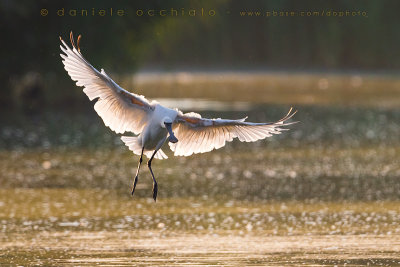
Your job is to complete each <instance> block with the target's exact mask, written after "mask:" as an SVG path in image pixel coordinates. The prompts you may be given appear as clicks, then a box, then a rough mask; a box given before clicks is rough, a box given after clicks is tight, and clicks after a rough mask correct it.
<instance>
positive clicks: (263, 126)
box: [170, 108, 297, 156]
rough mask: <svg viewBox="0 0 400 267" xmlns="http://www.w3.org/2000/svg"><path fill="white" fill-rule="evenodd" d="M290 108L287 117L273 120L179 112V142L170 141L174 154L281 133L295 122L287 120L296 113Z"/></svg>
mask: <svg viewBox="0 0 400 267" xmlns="http://www.w3.org/2000/svg"><path fill="white" fill-rule="evenodd" d="M292 111H293V109H292V108H291V109H290V110H289V112H288V114H287V115H286V116H284V117H283V118H282V119H280V120H278V121H276V122H269V123H252V122H245V120H246V118H244V119H240V120H224V119H206V118H201V116H200V115H199V114H196V113H188V114H182V112H179V114H178V116H177V118H176V119H175V123H174V125H175V126H174V132H175V136H176V137H177V138H178V140H179V141H178V142H177V143H175V144H171V143H170V147H171V149H172V151H174V152H175V153H174V154H175V156H189V155H191V154H193V153H204V152H208V151H211V150H213V149H218V148H221V147H223V146H224V145H225V144H226V142H231V141H232V140H233V139H234V138H238V139H239V140H240V141H242V142H254V141H257V140H260V139H264V138H267V137H270V136H272V135H274V134H280V133H281V132H282V131H286V130H288V129H286V128H282V127H283V126H287V125H291V124H293V123H296V122H287V120H289V119H291V118H292V117H293V115H294V114H295V113H296V112H297V111H295V112H292Z"/></svg>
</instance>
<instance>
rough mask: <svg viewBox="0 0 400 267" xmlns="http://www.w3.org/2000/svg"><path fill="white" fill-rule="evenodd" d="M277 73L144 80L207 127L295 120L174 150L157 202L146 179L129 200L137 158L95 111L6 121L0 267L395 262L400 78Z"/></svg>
mask: <svg viewBox="0 0 400 267" xmlns="http://www.w3.org/2000/svg"><path fill="white" fill-rule="evenodd" d="M271 75H272V74H270V75H266V76H263V75H260V74H257V75H250V76H249V77H247V76H246V75H244V76H246V77H247V78H246V79H244V78H243V77H244V76H243V77H242V76H239V77H236V76H235V75H225V76H226V77H225V76H224V75H222V76H221V75H213V76H212V77H211V79H203V80H201V81H199V79H202V76H201V75H200V76H199V75H197V76H193V77H192V76H187V75H186V76H182V75H181V76H179V75H178V76H177V77H178V78H176V77H175V78H174V77H173V78H169V76H166V77H167V78H168V79H166V80H162V79H161V80H160V81H158V82H159V84H161V85H163V86H164V87H162V88H161V89H160V90H158V89H157V90H155V89H154V88H155V85H156V83H155V81H154V79H153V78H152V79H148V80H146V79H142V80H140V79H138V84H139V85H142V86H143V88H145V89H146V90H147V89H148V90H149V94H150V95H151V93H152V92H153V93H155V92H157V93H159V94H158V95H159V96H161V97H165V98H164V99H161V102H163V103H165V104H167V105H171V106H175V105H178V106H179V105H180V107H181V108H183V109H188V110H190V107H191V106H193V108H194V109H195V110H196V106H197V111H198V112H201V113H202V115H203V116H208V117H223V118H242V117H245V116H246V115H248V116H249V121H256V122H260V121H273V120H277V119H279V118H280V117H282V116H283V115H284V114H285V113H286V112H287V110H288V109H289V107H290V106H291V105H293V104H297V105H296V108H297V109H299V113H298V114H296V117H295V119H296V120H299V121H300V123H298V124H295V125H291V126H290V128H291V130H290V131H288V132H285V133H284V134H282V135H279V136H275V137H272V138H269V139H268V140H265V141H260V142H256V143H251V144H248V143H240V142H238V141H234V142H232V143H228V144H227V145H226V146H225V147H224V148H222V149H219V150H217V151H213V152H210V153H206V154H199V155H194V156H192V157H189V158H183V157H173V155H172V153H171V152H168V147H167V146H166V147H165V151H166V153H167V155H168V156H169V159H167V160H162V161H159V160H156V161H154V162H153V165H152V166H153V170H154V172H155V175H156V178H157V179H158V184H159V195H158V200H157V203H154V201H153V200H152V198H151V176H150V174H149V172H148V170H147V169H146V168H143V169H142V171H141V175H140V178H139V182H138V186H137V190H136V193H135V196H134V197H131V195H130V187H131V184H132V178H133V177H132V176H133V174H134V172H135V168H136V166H137V165H136V164H137V160H138V157H137V156H133V155H132V154H131V153H130V152H129V151H128V149H127V148H125V147H124V146H123V144H122V142H121V141H120V139H119V136H118V135H116V134H114V133H112V132H111V131H110V130H109V129H107V128H106V127H104V125H103V122H102V121H101V119H99V118H98V117H97V115H96V114H94V112H93V111H90V112H92V113H90V112H88V113H85V112H43V113H38V114H36V115H30V116H26V115H15V114H11V115H12V116H11V115H10V114H6V113H4V114H3V113H2V114H0V123H1V127H0V169H1V173H0V185H1V188H0V265H6V266H8V265H10V264H11V265H23V266H26V265H44V266H49V265H54V266H60V265H70V266H82V265H86V266H92V265H100V266H114V265H150V266H155V265H158V266H159V265H165V266H171V265H185V266H214V265H222V266H243V265H253V266H262V265H276V266H281V265H300V264H301V265H309V266H319V265H335V264H336V265H345V264H346V265H349V266H361V265H366V264H369V265H386V266H393V265H400V256H399V255H400V197H399V196H400V164H399V160H398V159H399V158H400V138H399V132H400V124H399V121H400V112H399V108H398V102H396V101H395V100H396V98H393V97H392V95H396V94H394V93H396V92H397V93H398V89H397V88H398V87H396V86H397V85H396V84H397V83H396V82H397V79H396V78H395V77H383V78H382V79H380V78H379V77H377V76H368V77H363V76H359V75H355V76H354V75H353V76H354V77H353V76H351V75H350V76H345V77H342V76H340V75H333V76H332V75H327V76H324V75H322V76H321V75H319V74H313V75H311V76H310V75H308V76H307V75H301V74H296V75H295V76H294V77H292V78H293V79H294V80H295V81H298V82H299V86H297V87H296V83H294V84H293V82H290V81H292V80H293V79H287V77H286V75H283V74H280V75H277V76H276V77H273V75H272V76H271ZM179 77H180V78H179ZM182 77H183V78H182ZM221 77H222V78H221ZM142 78H143V77H142ZM203 78H204V77H203ZM182 79H183V80H182ZM224 79H228V81H226V80H224ZM321 80H323V83H321ZM288 81H289V82H288ZM355 81H356V82H357V83H355ZM164 83H166V84H164ZM191 83H195V87H194V88H197V89H198V88H200V87H201V88H203V89H204V90H200V89H199V90H197V89H196V90H192V91H188V90H189V88H192V84H191ZM320 83H321V84H323V85H324V87H323V88H320V87H318V86H319V84H320ZM326 84H328V87H326V86H325V85H326ZM232 85H234V86H232ZM245 85H249V86H247V87H245ZM176 86H178V89H179V90H174V91H171V90H172V89H171V88H175V87H176ZM196 86H197V87H196ZM217 86H222V89H221V90H218V91H216V90H211V89H210V88H218V87H217ZM243 88H246V90H248V91H249V92H253V93H252V94H251V93H248V94H247V93H246V95H245V96H246V97H244V98H243V97H241V96H243V94H241V93H240V92H242V90H244V89H243ZM265 88H268V90H265ZM292 88H297V89H298V90H294V89H292ZM381 88H385V89H384V90H381ZM152 90H153V91H152ZM235 90H236V91H235ZM281 90H283V92H284V94H282V93H281ZM293 90H294V91H295V94H292V93H293V92H294V91H293ZM171 92H172V93H174V94H177V93H179V92H180V93H179V94H178V95H174V94H172V95H171ZM235 92H236V93H235ZM257 92H263V93H262V94H261V95H260V98H258V99H254V96H256V95H257V94H256V93H257ZM363 92H365V95H363ZM141 93H144V94H146V92H141ZM200 93H201V97H202V98H204V99H203V100H201V101H200V102H198V105H196V103H197V102H196V100H195V99H194V97H199V96H198V94H200ZM228 93H229V101H230V102H221V100H222V99H223V97H224V95H227V94H228ZM397 95H398V94H397ZM270 96H272V98H270ZM289 96H290V97H289ZM175 97H179V98H184V99H183V100H182V102H181V103H179V101H176V100H174V99H171V98H175ZM255 100H257V101H255ZM271 101H272V102H273V103H279V104H280V105H271V104H266V103H271ZM296 101H297V102H296ZM357 101H358V102H357ZM396 103H397V104H396ZM299 104H301V105H299Z"/></svg>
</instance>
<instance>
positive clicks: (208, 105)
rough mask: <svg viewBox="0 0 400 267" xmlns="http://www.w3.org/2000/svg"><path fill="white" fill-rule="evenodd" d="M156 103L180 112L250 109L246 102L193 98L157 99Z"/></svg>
mask: <svg viewBox="0 0 400 267" xmlns="http://www.w3.org/2000/svg"><path fill="white" fill-rule="evenodd" d="M157 101H158V102H160V104H161V105H164V106H166V107H169V108H178V109H180V110H182V111H191V110H194V111H248V110H250V109H251V104H250V103H248V102H222V101H214V100H207V99H194V98H179V99H175V98H158V99H157Z"/></svg>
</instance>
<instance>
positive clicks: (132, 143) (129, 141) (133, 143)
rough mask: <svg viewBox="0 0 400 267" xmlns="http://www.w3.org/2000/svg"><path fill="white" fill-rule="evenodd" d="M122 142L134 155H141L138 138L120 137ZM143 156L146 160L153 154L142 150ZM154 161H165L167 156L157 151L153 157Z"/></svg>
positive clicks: (140, 145)
mask: <svg viewBox="0 0 400 267" xmlns="http://www.w3.org/2000/svg"><path fill="white" fill-rule="evenodd" d="M121 140H122V142H124V143H125V145H126V146H127V147H128V148H129V150H131V151H132V152H133V153H134V154H136V155H139V156H140V154H141V153H142V144H141V143H142V142H140V140H139V138H138V137H137V136H122V137H121ZM143 154H145V155H146V157H147V158H150V157H151V155H152V154H153V151H151V150H144V151H143ZM154 157H155V158H156V159H167V158H168V157H167V155H165V153H164V152H163V151H162V150H161V149H159V150H158V151H157V153H156V154H155V156H154Z"/></svg>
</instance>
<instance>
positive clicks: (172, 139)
mask: <svg viewBox="0 0 400 267" xmlns="http://www.w3.org/2000/svg"><path fill="white" fill-rule="evenodd" d="M161 127H163V128H166V129H167V131H168V133H169V137H168V141H169V142H171V143H176V142H178V138H176V137H175V135H174V132H173V131H172V120H171V118H170V117H165V118H164V119H163V120H162V123H161Z"/></svg>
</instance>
